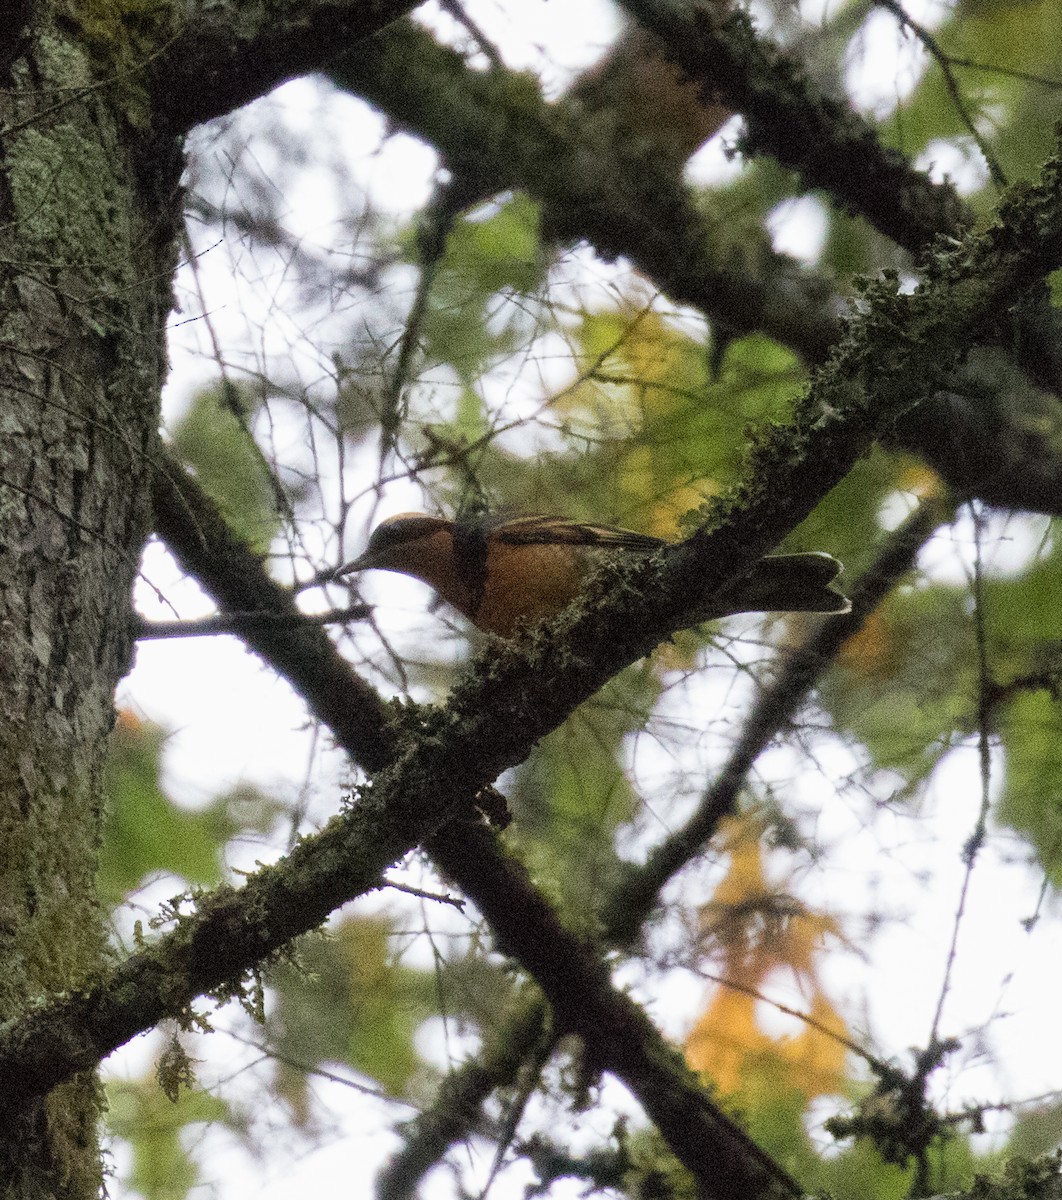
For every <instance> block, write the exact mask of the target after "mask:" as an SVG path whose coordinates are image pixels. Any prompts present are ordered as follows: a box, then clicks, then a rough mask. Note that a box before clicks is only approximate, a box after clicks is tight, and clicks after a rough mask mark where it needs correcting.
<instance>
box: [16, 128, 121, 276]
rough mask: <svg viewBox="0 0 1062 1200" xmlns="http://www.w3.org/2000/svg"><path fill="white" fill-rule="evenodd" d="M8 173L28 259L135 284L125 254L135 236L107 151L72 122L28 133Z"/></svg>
mask: <svg viewBox="0 0 1062 1200" xmlns="http://www.w3.org/2000/svg"><path fill="white" fill-rule="evenodd" d="M8 167H9V184H10V188H11V197H12V201H13V208H14V214H15V221H16V222H17V224H18V228H19V240H20V242H21V244H22V246H23V247H25V249H26V250H27V252H28V253H27V255H26V257H27V258H31V259H33V260H35V261H37V262H39V263H41V264H42V265H51V266H54V267H56V268H58V269H60V270H64V269H67V268H74V269H77V270H84V269H88V270H90V271H92V272H94V273H95V272H106V275H107V276H108V277H110V279H111V280H112V284H113V286H115V287H116V288H121V287H123V286H124V285H127V284H129V283H131V282H132V280H131V278H130V277H129V275H128V273H127V272H128V269H129V266H130V263H129V257H128V255H127V254H126V253H124V252H123V251H125V250H126V248H127V247H128V245H129V241H130V238H129V230H128V226H127V225H126V222H125V220H124V217H123V212H124V208H123V205H122V203H121V197H120V196H119V195H118V181H117V180H116V179H115V173H114V167H113V164H112V163H111V162H110V161H109V160H108V158H107V156H106V153H105V150H104V147H103V146H101V145H100V144H99V143H98V142H95V141H93V140H92V139H91V138H89V137H86V136H84V134H83V133H82V131H81V130H79V129H77V128H76V127H75V126H73V125H71V124H65V123H64V124H57V125H53V126H51V127H50V128H47V129H33V128H30V129H25V130H23V131H22V132H21V133H20V134H19V135H18V140H17V153H14V154H11V155H9V157H8ZM56 194H58V195H61V196H62V197H63V203H62V204H61V205H60V204H56V203H55V201H54V196H55V195H56Z"/></svg>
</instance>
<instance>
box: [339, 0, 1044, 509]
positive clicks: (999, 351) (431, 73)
mask: <svg viewBox="0 0 1062 1200" xmlns="http://www.w3.org/2000/svg"><path fill="white" fill-rule="evenodd" d="M710 7H712V8H713V12H715V20H721V19H722V18H720V17H719V14H718V11H717V6H714V5H710ZM734 19H735V20H737V21H738V22H739V29H740V30H741V31H743V32H742V37H743V38H748V37H751V36H752V35H751V33H750V32H749V30H748V28H747V25H742V24H741V22H742V21H744V18H743V17H741V18H737V17H735V18H734ZM728 20H729V19H728ZM725 28H726V30H729V29H730V26H729V24H728V25H726V27H725ZM713 30H714V26H713ZM712 36H713V37H714V36H715V34H714V32H713V34H712ZM719 38H721V39H722V44H723V46H724V47H725V46H728V45H729V42H727V41H726V39H725V38H724V37H723V35H722V34H719ZM739 41H740V39H739ZM741 44H744V43H743V42H742V43H741ZM753 46H754V49H755V53H753V50H749V51H748V54H747V55H746V56H745V57H747V58H750V59H751V60H754V61H755V63H757V64H759V68H758V69H760V70H762V71H763V72H765V73H766V76H767V78H768V80H769V81H770V86H771V88H772V89H773V90H774V91H775V92H779V93H780V94H784V93H785V87H786V85H787V81H791V80H794V79H795V80H797V81H798V82H799V81H800V80H802V76H801V74H800V72H799V70H798V69H797V67H796V66H795V65H794V64H792V63H791V62H789V60H788V59H786V58H785V57H784V56H782V55H779V54H777V53H776V52H773V51H770V50H768V49H766V48H763V47H759V46H758V43H753ZM735 53H736V52H735ZM330 74H331V77H332V78H333V79H334V80H335V82H336V83H337V84H339V85H340V86H342V87H344V88H347V89H349V90H351V91H354V92H356V93H357V94H359V95H362V96H364V97H365V98H366V99H367V100H369V101H371V102H372V103H373V104H375V105H377V106H378V107H379V108H380V109H381V110H382V111H384V112H385V113H386V114H387V115H388V117H389V118H390V119H391V120H393V121H395V122H396V123H397V124H398V125H400V126H401V127H403V128H405V129H408V130H409V131H410V132H412V133H415V134H417V135H418V136H420V137H422V138H424V139H425V140H427V141H428V142H430V143H431V144H432V145H434V146H435V147H437V148H438V150H439V152H440V153H441V154H442V156H443V159H444V160H445V162H446V164H447V166H448V167H449V168H450V169H451V171H452V172H453V173H454V175H455V177H456V179H457V180H458V181H460V182H461V184H462V186H463V188H464V190H465V192H466V195H467V197H468V200H469V202H471V201H472V200H475V199H479V198H481V197H483V196H486V195H491V194H493V193H496V192H498V191H502V190H504V189H506V188H510V187H519V188H523V189H524V190H526V191H527V192H528V193H529V194H530V195H532V196H534V197H535V198H536V199H537V200H539V201H540V203H541V204H542V208H543V221H544V225H545V226H546V228H547V229H548V230H549V231H550V233H551V234H553V235H554V236H557V237H561V238H565V239H567V240H570V241H573V242H574V241H578V240H581V239H584V238H585V239H586V240H588V241H589V242H591V243H592V244H593V245H594V246H595V247H596V248H597V249H598V250H599V252H600V253H601V254H603V255H604V256H605V257H614V256H616V255H619V254H623V255H625V256H626V257H627V258H629V259H630V260H631V262H632V263H634V265H635V266H636V267H637V268H638V269H639V270H640V271H642V272H643V273H644V274H645V275H646V276H648V277H649V278H650V279H651V280H652V281H653V282H654V283H655V284H656V285H657V286H659V287H660V288H661V289H662V290H663V291H664V292H666V293H667V295H668V296H670V297H671V299H672V300H675V301H676V302H678V303H685V304H691V305H693V306H695V307H697V308H699V309H700V310H701V311H702V312H704V313H705V314H706V316H708V317H709V319H710V320H712V321H713V322H714V323H715V324H716V325H717V326H718V327H719V328H720V329H721V330H722V331H724V333H725V334H726V335H728V336H731V335H742V334H745V333H750V332H753V331H762V332H764V333H766V334H768V335H769V336H770V337H773V338H775V339H776V340H778V341H780V342H782V343H784V344H785V345H788V346H790V347H791V348H792V349H794V350H795V351H796V352H797V353H798V354H800V355H801V356H802V357H803V359H804V360H805V361H806V362H807V363H808V364H809V365H811V366H815V365H819V364H821V363H822V362H823V361H824V360H825V358H826V356H827V354H828V353H829V350H830V348H831V347H832V346H833V345H834V344H835V343H836V341H837V339H838V337H839V336H840V330H841V322H840V318H839V315H838V314H839V313H840V312H841V311H842V309H843V308H844V306H845V302H844V301H843V300H842V298H841V297H840V296H838V295H837V294H836V291H835V289H834V285H833V282H832V281H831V280H828V279H826V278H825V277H824V276H822V275H820V274H818V273H816V272H814V271H811V270H808V269H804V268H799V267H798V266H797V264H795V263H794V262H793V261H792V260H790V259H788V258H786V257H785V256H784V255H779V254H776V253H775V252H774V251H773V250H772V249H771V248H770V247H769V246H768V245H766V244H760V245H750V244H749V243H748V242H747V241H745V240H742V239H741V238H739V237H735V236H734V235H733V234H732V233H730V232H729V231H728V230H727V228H726V227H725V225H724V224H722V223H720V222H717V221H713V220H711V218H710V217H709V216H708V215H706V213H705V212H704V210H703V207H702V206H701V205H699V204H697V203H696V202H695V200H694V199H693V197H692V195H691V193H690V192H689V191H688V189H686V188H685V186H684V185H683V184H682V183H681V180H680V178H679V176H678V175H677V174H676V172H675V171H674V170H673V169H671V166H670V165H669V163H668V162H667V161H666V158H661V156H659V155H657V154H655V153H652V152H646V151H645V148H644V146H643V147H642V148H641V150H639V149H638V148H637V145H636V144H635V148H634V149H633V150H632V148H631V147H632V143H631V142H629V141H628V142H620V143H615V142H610V141H609V140H608V138H607V128H608V127H607V126H605V127H604V128H602V126H601V125H600V123H598V124H594V123H593V122H588V120H587V117H586V113H585V111H584V107H583V105H582V103H581V101H580V99H579V97H578V95H577V96H576V98H575V99H574V100H567V99H562V100H561V101H559V102H557V103H556V104H554V105H547V104H546V102H545V100H544V99H543V98H542V96H541V93H540V92H539V91H538V88H537V86H536V84H535V83H534V81H533V80H532V79H530V78H529V77H528V76H524V75H516V74H514V73H512V72H508V71H505V70H504V69H502V68H500V67H493V68H492V69H491V70H489V71H471V70H469V69H468V67H467V66H466V65H465V62H464V60H463V59H462V57H461V56H460V55H459V54H458V53H457V52H456V51H454V50H451V49H448V48H446V47H442V46H440V45H438V44H437V43H436V42H435V41H434V39H433V38H432V37H431V35H430V34H429V33H427V31H426V30H424V29H422V28H420V27H419V26H417V25H415V24H414V23H413V22H411V21H400V22H396V23H395V24H394V25H392V26H390V27H389V28H388V29H386V30H385V31H384V32H383V33H382V34H380V35H379V36H378V37H376V38H374V39H373V40H372V41H371V42H370V43H368V44H367V45H366V46H365V47H364V48H362V49H360V50H359V51H358V52H357V53H356V54H351V55H348V56H347V57H346V58H344V59H343V60H341V61H340V62H338V63H337V64H336V65H335V66H334V67H333V68H332V70H331V72H330ZM765 86H766V85H765ZM803 86H804V85H803V84H801V87H803ZM735 87H736V84H735ZM794 87H795V88H796V90H795V92H794V95H793V97H791V98H790V100H789V101H787V103H797V102H798V101H799V100H800V99H801V97H802V95H803V92H802V90H801V87H796V84H794ZM577 91H578V89H577ZM835 111H838V112H842V113H843V112H844V110H840V109H838V106H836V105H832V104H831V105H827V106H825V108H824V109H820V110H819V115H818V118H817V119H818V120H821V121H825V120H826V118H827V116H828V115H829V114H830V113H833V112H835ZM845 119H846V120H847V115H846V117H845ZM855 119H856V118H854V117H853V118H852V120H855ZM860 129H861V130H862V132H861V133H860V135H859V139H858V140H859V142H860V145H862V147H863V150H864V153H865V154H871V155H878V154H881V155H883V156H884V163H885V165H884V166H882V168H881V169H880V170H876V171H875V173H874V174H875V179H876V183H877V186H878V187H879V188H880V189H881V191H880V192H874V197H875V200H876V202H878V203H880V204H881V205H882V206H883V207H884V208H886V209H888V210H889V211H890V212H891V211H893V210H896V211H901V210H903V208H904V205H905V203H906V204H907V207H908V208H909V209H912V210H914V211H915V212H917V213H918V214H921V215H920V217H919V220H918V221H915V222H914V223H913V226H912V227H914V228H918V229H921V224H920V222H921V221H923V220H925V219H928V217H929V216H930V215H932V213H934V212H939V214H940V215H941V225H940V227H939V228H938V229H936V232H938V233H949V234H950V233H951V232H952V231H954V229H956V228H957V227H958V220H957V218H956V217H955V211H956V210H955V206H956V205H958V206H959V209H958V211H960V212H961V214H962V220H963V221H966V222H967V223H972V217H971V216H970V214H968V213H967V212H966V210H965V209H964V208H962V206H961V203H960V202H959V201H958V200H957V199H955V197H954V194H953V193H951V192H950V191H948V190H947V189H943V190H941V189H937V188H936V185H933V184H932V183H930V181H929V180H928V178H926V177H925V176H923V175H920V174H919V173H918V172H915V171H913V170H912V169H910V168H907V169H906V170H900V169H899V168H898V167H896V165H895V163H894V162H893V159H894V158H896V157H897V156H895V155H894V154H892V153H891V152H889V153H888V154H886V152H885V151H883V150H882V148H881V147H880V145H878V143H877V142H876V140H875V139H874V137H873V134H872V132H871V131H870V130H869V127H867V126H865V125H862V124H861V125H860ZM839 144H840V145H841V146H843V144H844V143H843V139H841V140H840V143H839ZM760 148H761V149H762V150H764V151H766V152H770V149H771V147H770V146H769V145H767V144H766V143H765V144H764V145H763V146H762V147H760ZM839 152H840V151H838V153H839ZM848 170H849V172H850V173H851V174H856V175H857V174H859V170H860V168H858V167H857V165H856V162H855V161H852V162H850V163H849V164H848ZM901 183H902V184H903V185H904V186H905V187H908V188H909V189H910V190H911V195H912V196H914V197H915V200H912V201H910V202H905V200H904V195H903V193H902V192H898V191H897V190H896V188H897V187H898V186H899V185H900V184H901ZM890 187H891V188H892V189H893V190H892V191H888V188H890ZM923 192H924V198H926V199H925V202H924V203H923V202H922V201H920V200H918V199H917V198H918V197H920V196H923ZM840 199H841V200H842V202H843V203H844V204H846V205H848V204H851V203H854V198H852V197H850V196H845V195H842V196H841V197H840ZM897 232H900V233H902V232H903V230H902V229H901V230H898V231H897ZM924 237H928V232H926V231H922V232H921V233H919V236H918V238H916V239H914V240H913V241H912V242H911V244H912V245H917V244H920V239H921V240H924ZM1039 307H1042V305H1040V306H1039ZM1041 323H1042V322H1041ZM1035 324H1036V322H1035V321H1034V320H1033V318H1032V317H1031V316H1030V317H1028V318H1026V319H1025V321H1024V327H1025V328H1026V329H1027V330H1028V329H1030V328H1032V327H1033V326H1034V325H1035ZM1002 342H1003V343H1004V345H1002V346H1000V347H999V348H983V349H982V350H980V351H979V352H978V356H977V360H976V363H973V364H971V365H970V366H969V367H968V368H964V369H961V370H959V371H958V372H957V373H956V375H955V377H954V378H953V379H950V380H948V381H947V386H946V388H944V390H943V391H942V393H941V394H940V395H939V396H937V397H934V398H932V399H929V400H927V401H926V402H925V403H923V405H922V406H921V407H920V408H919V410H918V412H917V413H914V414H910V415H908V416H905V417H903V418H901V419H900V420H899V421H898V422H897V424H896V425H895V427H894V428H893V429H892V430H891V431H890V434H889V437H888V442H889V444H891V445H896V446H898V447H901V448H903V449H905V450H909V451H912V452H913V453H915V454H921V455H923V456H924V457H925V458H926V459H927V461H928V462H929V463H930V464H931V465H932V466H933V467H934V469H936V470H937V471H938V472H939V473H940V474H941V475H942V476H943V477H944V478H945V479H946V480H947V482H948V484H949V485H950V486H951V487H952V488H953V489H955V491H956V492H957V493H958V494H960V495H964V496H977V497H979V498H981V499H983V500H986V501H987V502H988V503H990V504H999V505H1003V506H1005V507H1010V508H1027V509H1031V510H1034V511H1039V512H1048V513H1057V512H1059V511H1062V401H1060V399H1059V396H1058V395H1056V394H1054V392H1053V391H1050V390H1049V391H1040V390H1038V388H1037V386H1035V385H1034V384H1033V383H1032V382H1031V381H1030V378H1029V376H1028V375H1027V374H1025V373H1023V371H1022V370H1019V369H1018V367H1017V366H1015V365H1014V363H1013V360H1012V351H1013V349H1014V346H1015V344H1016V345H1017V346H1018V347H1020V349H1021V352H1022V357H1023V362H1024V363H1025V365H1026V367H1027V368H1028V369H1031V370H1032V371H1033V374H1034V377H1035V378H1037V379H1040V380H1041V386H1045V387H1048V388H1054V387H1055V386H1056V385H1055V383H1054V380H1055V378H1056V376H1057V374H1058V373H1057V372H1056V370H1055V366H1054V361H1053V359H1054V356H1053V355H1052V353H1051V352H1050V347H1051V345H1052V344H1053V334H1052V333H1051V330H1050V329H1049V328H1044V329H1043V330H1042V331H1041V333H1040V334H1038V335H1037V336H1036V337H1029V336H1024V337H1022V338H1019V339H1018V340H1017V342H1016V343H1015V340H1014V338H1013V337H1011V336H1009V331H1008V336H1005V337H1003V338H1002Z"/></svg>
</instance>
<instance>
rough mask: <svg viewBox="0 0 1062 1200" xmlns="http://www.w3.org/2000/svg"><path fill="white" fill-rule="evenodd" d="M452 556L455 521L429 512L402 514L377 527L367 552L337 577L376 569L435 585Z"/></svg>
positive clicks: (338, 573) (339, 572)
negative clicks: (444, 565)
mask: <svg viewBox="0 0 1062 1200" xmlns="http://www.w3.org/2000/svg"><path fill="white" fill-rule="evenodd" d="M452 557H453V522H452V521H448V520H446V518H445V517H431V516H428V515H427V513H398V514H397V515H396V516H393V517H388V518H387V519H386V520H384V521H381V522H380V524H379V525H377V526H376V528H375V529H374V530H373V531H372V536H371V537H370V538H369V544H368V545H367V546H366V547H365V550H364V551H363V552H362V553H361V554H359V555H358V557H357V558H355V559H354V560H353V561H352V562H349V563H347V564H346V565H345V566H342V567H340V568H339V570H338V571H336V578H339V577H340V576H343V575H352V574H354V572H356V571H368V570H374V569H375V570H381V571H400V572H401V573H402V574H404V575H414V576H416V577H417V578H418V579H426V580H427V581H428V582H429V583H433V582H434V581H435V577H436V576H437V574H438V571H439V566H440V563H441V562H445V561H449V560H450V559H452Z"/></svg>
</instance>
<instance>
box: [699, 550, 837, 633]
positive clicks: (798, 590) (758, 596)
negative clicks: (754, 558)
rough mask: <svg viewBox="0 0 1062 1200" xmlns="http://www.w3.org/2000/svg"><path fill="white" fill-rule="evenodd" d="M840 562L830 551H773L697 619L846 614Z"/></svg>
mask: <svg viewBox="0 0 1062 1200" xmlns="http://www.w3.org/2000/svg"><path fill="white" fill-rule="evenodd" d="M841 570H842V566H841V564H840V563H839V562H838V561H837V559H836V558H834V557H833V556H832V555H829V554H822V553H811V554H772V555H768V557H767V558H761V559H760V560H759V562H758V563H756V564H755V566H754V567H753V568H752V570H751V571H750V572H749V573H748V574H747V575H745V576H743V577H742V578H741V579H738V580H736V581H735V582H734V584H733V585H732V586H731V587H729V588H728V589H726V591H724V592H722V593H721V594H720V595H718V596H716V597H714V598H713V602H712V606H711V607H712V612H711V613H709V614H708V616H706V617H704V616H702V617H700V620H702V621H703V620H709V619H712V618H714V617H721V616H726V615H729V614H730V613H742V612H813V613H846V612H848V611H849V609H850V608H851V607H852V606H851V604H850V603H849V601H848V598H847V597H846V596H844V595H842V594H841V592H840V591H838V590H837V586H836V584H837V577H838V576H839V575H840V573H841Z"/></svg>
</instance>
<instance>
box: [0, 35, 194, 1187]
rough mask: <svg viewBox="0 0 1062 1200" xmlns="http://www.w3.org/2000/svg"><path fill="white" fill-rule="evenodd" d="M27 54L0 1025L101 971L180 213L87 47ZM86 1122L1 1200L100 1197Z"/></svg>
mask: <svg viewBox="0 0 1062 1200" xmlns="http://www.w3.org/2000/svg"><path fill="white" fill-rule="evenodd" d="M22 46H23V53H22V55H21V56H20V57H19V58H17V59H15V60H14V61H13V62H12V64H11V80H12V85H13V86H12V88H11V89H10V90H9V91H6V92H4V93H0V127H3V128H5V134H6V136H4V138H3V140H2V141H0V262H2V263H3V264H4V265H3V267H2V268H0V270H2V273H0V428H2V437H0V529H2V530H3V537H2V540H0V622H2V626H3V636H2V638H0V706H2V709H3V712H4V716H5V719H4V721H3V722H2V724H0V1019H9V1018H11V1017H14V1016H16V1015H18V1014H20V1013H23V1012H24V1011H25V1010H26V1009H27V1008H28V1007H30V1006H32V1005H33V1004H34V1003H35V1002H37V1001H39V1000H40V999H41V998H42V997H43V996H45V995H49V994H55V993H58V992H62V991H64V990H67V989H70V988H71V987H73V986H75V985H76V984H78V983H82V982H84V981H85V979H86V978H88V977H90V976H91V975H92V974H93V973H94V972H95V971H96V970H98V969H99V967H100V964H101V961H102V957H103V953H104V937H103V931H102V925H101V920H100V914H99V911H98V907H97V903H96V899H95V891H94V882H93V880H94V874H95V868H96V856H97V847H98V843H99V836H100V818H101V811H100V810H101V788H100V776H101V768H102V763H103V756H104V749H105V745H106V739H107V734H108V732H109V730H110V726H111V723H112V695H113V692H114V687H115V684H116V682H117V681H118V679H119V677H120V676H121V675H122V674H123V673H124V672H125V670H126V669H127V667H128V664H129V658H130V653H131V611H130V595H131V585H132V582H133V578H134V575H135V573H136V569H137V561H138V556H139V552H140V546H141V543H142V541H143V538H144V536H145V534H146V531H147V529H148V527H149V504H148V472H149V463H150V458H151V446H152V442H153V439H154V437H155V434H156V429H157V398H158V394H159V387H160V383H161V379H162V374H163V369H164V362H165V359H164V351H163V332H164V328H165V319H166V314H167V312H168V310H169V307H170V278H171V276H172V272H173V267H174V263H175V258H174V251H173V247H174V233H175V229H176V220H177V215H178V206H177V203H176V201H177V182H178V170H179V164H178V161H177V159H176V157H175V155H174V154H173V153H172V152H167V151H166V150H165V149H164V148H162V149H160V147H158V146H153V145H151V144H150V143H148V142H146V141H145V140H144V139H143V138H141V137H139V136H136V135H131V133H130V129H129V127H128V125H126V124H125V123H124V122H123V121H122V120H121V118H120V117H119V115H118V114H119V112H120V111H121V106H120V105H116V104H115V103H114V100H115V97H114V96H113V95H109V94H108V93H107V92H106V91H104V90H99V89H92V88H90V87H88V86H87V85H88V83H89V81H90V79H91V77H92V73H93V64H92V62H91V60H90V57H89V51H88V50H87V49H86V46H87V42H86V41H85V39H83V38H79V37H78V36H77V34H76V33H72V32H71V31H69V27H68V31H67V32H66V33H65V34H64V32H62V31H61V29H60V27H59V26H58V23H57V24H56V25H54V26H52V27H50V28H49V27H48V26H47V25H46V24H45V22H44V20H43V18H42V19H41V20H40V22H39V23H38V25H37V27H36V29H35V37H34V38H33V39H30V38H27V39H26V40H25V41H24V42H23V44H22ZM81 85H86V86H81ZM117 481H120V486H119V485H118V483H117ZM98 1115H99V1096H98V1091H97V1084H96V1081H95V1076H94V1075H93V1074H91V1073H85V1074H83V1075H81V1076H78V1077H76V1078H74V1079H73V1080H71V1081H70V1082H68V1083H67V1084H65V1085H63V1086H62V1087H61V1088H59V1089H57V1090H56V1091H55V1092H54V1093H53V1094H52V1095H51V1096H50V1097H48V1098H47V1099H46V1100H44V1101H37V1102H34V1103H31V1104H29V1105H27V1106H26V1107H25V1108H24V1109H23V1110H22V1111H20V1112H19V1113H18V1114H17V1116H16V1117H15V1118H14V1119H13V1120H11V1121H10V1122H7V1123H5V1125H4V1127H3V1128H2V1129H0V1184H2V1185H3V1186H2V1189H0V1190H2V1191H3V1194H4V1195H5V1196H17V1197H20V1198H22V1197H27V1198H29V1197H37V1196H42V1197H44V1196H47V1197H49V1198H53V1197H64V1198H71V1200H72V1198H74V1197H89V1196H96V1195H97V1194H98V1190H99V1187H100V1182H101V1179H100V1175H101V1166H100V1157H99V1150H98V1146H97V1142H96V1123H97V1118H98Z"/></svg>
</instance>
